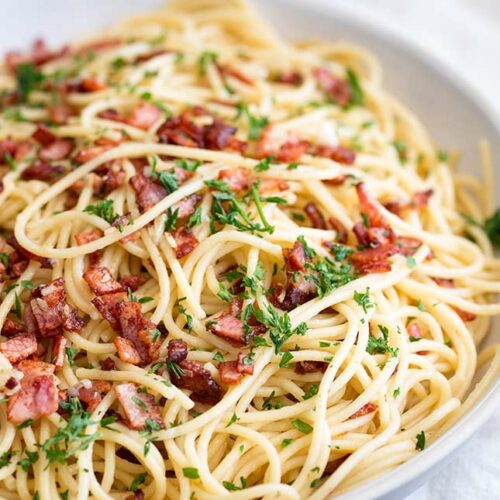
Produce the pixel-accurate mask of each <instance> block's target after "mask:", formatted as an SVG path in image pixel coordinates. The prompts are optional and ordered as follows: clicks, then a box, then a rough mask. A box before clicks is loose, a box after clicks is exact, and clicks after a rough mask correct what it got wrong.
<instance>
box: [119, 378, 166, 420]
mask: <svg viewBox="0 0 500 500" xmlns="http://www.w3.org/2000/svg"><path fill="white" fill-rule="evenodd" d="M115 392H116V397H117V398H118V401H119V403H120V407H121V409H122V410H123V413H124V416H125V420H126V423H127V426H128V427H129V428H130V429H134V430H142V429H145V428H146V425H147V421H148V420H152V421H153V422H156V423H157V424H158V425H159V426H160V428H162V429H163V428H164V427H165V424H164V423H163V419H162V418H161V412H160V407H159V406H158V405H157V404H156V402H155V400H154V397H153V396H152V395H151V394H147V393H144V392H139V387H138V386H137V385H135V384H132V383H129V382H126V383H123V384H118V385H117V386H115ZM137 401H140V403H141V404H138V403H137ZM144 408H146V409H144Z"/></svg>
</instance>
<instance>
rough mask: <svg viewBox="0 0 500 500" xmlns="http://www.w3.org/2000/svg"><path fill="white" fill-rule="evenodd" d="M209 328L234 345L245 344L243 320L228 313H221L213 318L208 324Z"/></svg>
mask: <svg viewBox="0 0 500 500" xmlns="http://www.w3.org/2000/svg"><path fill="white" fill-rule="evenodd" d="M208 328H209V330H210V331H211V332H212V333H213V334H215V335H217V336H219V337H222V338H223V339H225V340H227V341H228V342H230V343H231V344H234V345H244V344H245V330H244V328H243V321H242V320H241V319H238V318H236V317H235V316H232V315H231V314H229V313H224V314H221V315H220V316H217V318H214V320H213V322H210V324H209V326H208Z"/></svg>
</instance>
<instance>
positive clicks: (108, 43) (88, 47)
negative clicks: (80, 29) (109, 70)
mask: <svg viewBox="0 0 500 500" xmlns="http://www.w3.org/2000/svg"><path fill="white" fill-rule="evenodd" d="M122 43H123V42H122V41H121V40H119V39H118V38H105V39H102V40H95V41H93V42H89V43H85V44H84V45H82V46H80V47H79V48H78V49H77V50H76V51H75V54H79V55H83V54H87V53H88V52H95V51H99V50H106V49H113V48H115V47H119V46H120V45H122Z"/></svg>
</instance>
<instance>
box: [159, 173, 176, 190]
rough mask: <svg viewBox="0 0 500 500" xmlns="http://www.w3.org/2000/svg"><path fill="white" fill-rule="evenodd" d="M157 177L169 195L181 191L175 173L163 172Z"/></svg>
mask: <svg viewBox="0 0 500 500" xmlns="http://www.w3.org/2000/svg"><path fill="white" fill-rule="evenodd" d="M156 177H157V179H158V180H159V181H160V183H161V185H162V186H163V187H164V188H165V189H166V191H167V193H168V194H171V193H173V192H174V191H176V190H177V189H179V183H178V182H177V177H176V176H175V172H173V171H166V170H162V171H161V172H158V173H157V174H156Z"/></svg>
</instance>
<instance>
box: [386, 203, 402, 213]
mask: <svg viewBox="0 0 500 500" xmlns="http://www.w3.org/2000/svg"><path fill="white" fill-rule="evenodd" d="M384 208H386V209H387V210H389V212H391V213H393V214H394V215H397V216H398V217H401V212H402V211H403V208H404V207H403V206H402V205H401V203H400V202H399V201H389V202H387V203H384Z"/></svg>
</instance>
